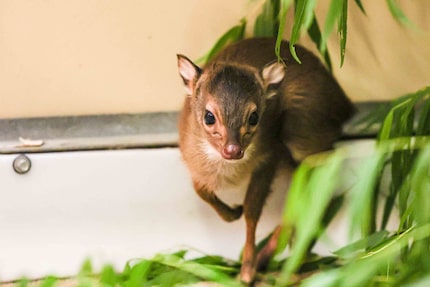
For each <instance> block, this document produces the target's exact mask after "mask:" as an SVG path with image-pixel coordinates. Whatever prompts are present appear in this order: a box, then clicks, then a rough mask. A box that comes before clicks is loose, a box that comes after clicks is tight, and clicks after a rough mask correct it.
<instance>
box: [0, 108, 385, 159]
mask: <svg viewBox="0 0 430 287" xmlns="http://www.w3.org/2000/svg"><path fill="white" fill-rule="evenodd" d="M386 104H387V103H386V102H372V103H358V104H356V106H357V108H358V110H359V112H358V114H357V115H356V116H355V117H354V119H353V120H352V121H351V123H350V124H348V125H346V126H345V137H346V138H359V137H371V136H374V135H375V134H376V132H377V130H378V129H379V126H377V125H376V126H373V127H371V128H370V129H368V130H367V131H366V132H363V131H362V130H361V128H362V127H360V126H357V125H356V124H354V121H355V119H358V118H362V117H364V116H365V115H366V114H369V113H370V112H371V111H373V110H375V109H376V108H378V107H380V106H381V105H386ZM177 118H178V112H161V113H142V114H113V115H94V116H91V115H90V116H70V117H48V118H23V119H3V120H0V131H1V133H0V154H11V153H34V152H51V151H75V150H95V149H124V148H152V147H166V146H176V145H177V143H178V133H177ZM20 138H22V139H29V140H31V141H36V140H37V141H40V142H43V143H42V144H35V142H33V143H32V142H31V141H30V144H29V143H28V142H26V141H20V140H19V139H20Z"/></svg>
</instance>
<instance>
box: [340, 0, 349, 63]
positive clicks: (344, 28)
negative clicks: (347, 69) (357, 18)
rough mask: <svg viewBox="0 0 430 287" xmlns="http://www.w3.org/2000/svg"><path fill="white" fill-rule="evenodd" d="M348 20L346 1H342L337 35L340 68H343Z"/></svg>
mask: <svg viewBox="0 0 430 287" xmlns="http://www.w3.org/2000/svg"><path fill="white" fill-rule="evenodd" d="M347 20H348V0H342V12H341V14H340V19H339V24H338V33H339V35H340V66H341V67H342V66H343V62H344V60H345V51H346V35H347V28H348V27H347Z"/></svg>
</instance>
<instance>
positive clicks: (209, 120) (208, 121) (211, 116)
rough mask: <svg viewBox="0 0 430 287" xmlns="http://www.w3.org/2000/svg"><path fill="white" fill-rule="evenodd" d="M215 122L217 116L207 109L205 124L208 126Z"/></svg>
mask: <svg viewBox="0 0 430 287" xmlns="http://www.w3.org/2000/svg"><path fill="white" fill-rule="evenodd" d="M214 123H215V116H214V114H213V113H211V112H210V111H208V110H206V111H205V124H207V125H208V126H210V125H213V124H214Z"/></svg>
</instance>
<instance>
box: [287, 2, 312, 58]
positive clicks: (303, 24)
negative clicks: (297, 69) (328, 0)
mask: <svg viewBox="0 0 430 287" xmlns="http://www.w3.org/2000/svg"><path fill="white" fill-rule="evenodd" d="M315 5H316V1H315V0H296V1H295V13H294V24H293V28H292V32H291V38H290V53H291V55H292V56H293V58H294V59H295V60H296V61H297V62H299V63H301V62H300V59H299V57H298V56H297V54H296V49H295V48H294V45H295V44H296V43H297V41H298V40H299V38H300V35H301V32H302V31H303V30H304V29H305V30H307V29H308V28H309V26H310V24H311V23H312V18H313V16H314V14H313V10H314V7H315Z"/></svg>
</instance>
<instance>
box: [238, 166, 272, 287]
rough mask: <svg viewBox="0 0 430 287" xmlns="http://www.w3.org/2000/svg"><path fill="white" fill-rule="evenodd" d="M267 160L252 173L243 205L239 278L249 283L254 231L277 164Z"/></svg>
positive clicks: (252, 273)
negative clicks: (243, 229)
mask: <svg viewBox="0 0 430 287" xmlns="http://www.w3.org/2000/svg"><path fill="white" fill-rule="evenodd" d="M268 162H269V163H270V164H267V165H264V166H261V167H259V168H258V169H257V170H256V171H255V172H254V174H253V175H252V178H251V182H250V184H249V187H248V190H247V193H246V196H245V202H244V206H243V209H244V215H245V221H246V241H245V247H244V249H243V256H242V268H241V270H240V279H241V280H242V281H243V282H245V283H251V282H252V281H253V280H254V277H255V273H256V268H257V266H256V265H257V262H256V254H255V231H256V229H257V223H258V220H259V219H260V216H261V212H262V209H263V206H264V204H265V202H266V198H267V196H268V195H269V194H270V192H271V184H272V181H273V178H274V176H275V172H276V168H277V166H278V164H277V160H275V159H273V160H271V161H270V160H268Z"/></svg>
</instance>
